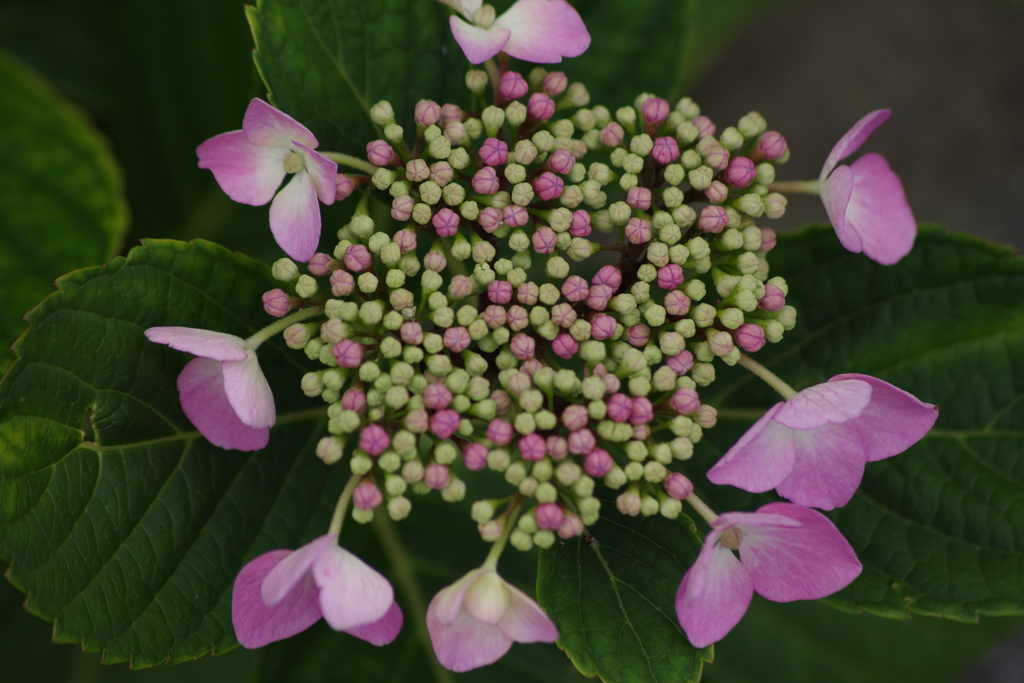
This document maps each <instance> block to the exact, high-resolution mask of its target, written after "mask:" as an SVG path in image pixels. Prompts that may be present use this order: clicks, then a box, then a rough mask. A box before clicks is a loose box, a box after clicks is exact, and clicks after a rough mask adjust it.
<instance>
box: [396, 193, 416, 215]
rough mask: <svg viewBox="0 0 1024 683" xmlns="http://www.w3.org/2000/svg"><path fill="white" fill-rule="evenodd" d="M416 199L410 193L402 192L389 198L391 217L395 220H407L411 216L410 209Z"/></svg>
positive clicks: (414, 204)
mask: <svg viewBox="0 0 1024 683" xmlns="http://www.w3.org/2000/svg"><path fill="white" fill-rule="evenodd" d="M414 206H416V200H415V199H413V197H412V195H409V194H404V195H402V196H401V197H395V198H394V199H392V200H391V217H392V218H394V219H395V220H396V221H407V220H409V219H410V218H412V209H413V207H414Z"/></svg>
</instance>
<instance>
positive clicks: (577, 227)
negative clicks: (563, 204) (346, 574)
mask: <svg viewBox="0 0 1024 683" xmlns="http://www.w3.org/2000/svg"><path fill="white" fill-rule="evenodd" d="M590 230H591V228H590V214H589V213H588V212H587V211H584V210H583V209H577V210H576V211H573V212H572V224H571V225H570V226H569V234H570V235H572V236H573V237H586V236H587V235H589V234H590Z"/></svg>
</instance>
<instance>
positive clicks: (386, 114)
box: [370, 100, 395, 127]
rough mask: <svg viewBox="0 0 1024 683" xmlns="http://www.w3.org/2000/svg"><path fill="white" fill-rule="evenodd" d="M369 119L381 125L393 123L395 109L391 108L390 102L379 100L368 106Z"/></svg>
mask: <svg viewBox="0 0 1024 683" xmlns="http://www.w3.org/2000/svg"><path fill="white" fill-rule="evenodd" d="M370 120H372V121H373V122H374V123H376V124H377V125H378V126H382V127H383V126H387V125H389V124H392V123H394V122H395V110H394V109H392V108H391V103H390V102H388V101H387V100H381V101H380V102H378V103H377V104H375V105H373V106H372V107H370Z"/></svg>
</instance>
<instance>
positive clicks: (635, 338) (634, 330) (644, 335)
mask: <svg viewBox="0 0 1024 683" xmlns="http://www.w3.org/2000/svg"><path fill="white" fill-rule="evenodd" d="M650 340H651V328H649V327H647V325H644V324H643V323H637V324H636V325H630V326H629V327H628V328H626V341H628V342H629V343H630V344H632V345H633V346H647V342H649V341H650Z"/></svg>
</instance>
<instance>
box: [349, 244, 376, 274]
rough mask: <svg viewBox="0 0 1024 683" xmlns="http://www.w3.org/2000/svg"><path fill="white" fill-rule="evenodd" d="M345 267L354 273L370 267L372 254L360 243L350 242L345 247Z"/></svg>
mask: <svg viewBox="0 0 1024 683" xmlns="http://www.w3.org/2000/svg"><path fill="white" fill-rule="evenodd" d="M344 260H345V267H346V268H348V269H349V270H351V271H352V272H355V273H360V272H362V271H364V270H366V269H367V268H369V267H370V264H372V263H373V255H372V254H370V250H369V249H367V248H366V247H364V246H363V245H361V244H350V245H349V246H348V248H347V249H345V259H344Z"/></svg>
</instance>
